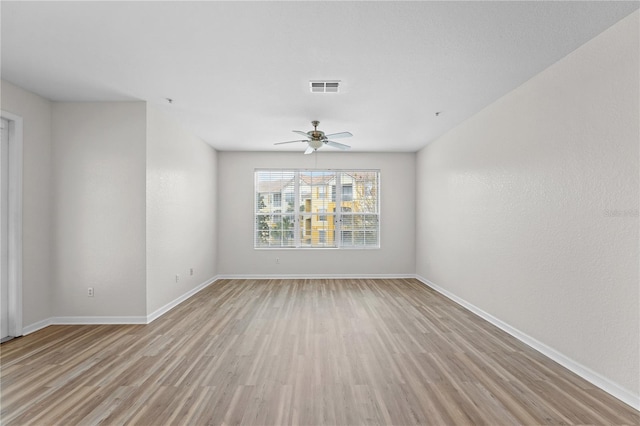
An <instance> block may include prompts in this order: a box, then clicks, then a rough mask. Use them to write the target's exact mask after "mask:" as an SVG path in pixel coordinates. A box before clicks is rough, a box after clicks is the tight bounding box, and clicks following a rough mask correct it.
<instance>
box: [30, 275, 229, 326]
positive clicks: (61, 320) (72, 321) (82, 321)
mask: <svg viewBox="0 0 640 426" xmlns="http://www.w3.org/2000/svg"><path fill="white" fill-rule="evenodd" d="M217 280H218V277H217V276H215V277H213V278H211V279H209V280H207V281H205V282H204V283H202V284H200V285H198V286H197V287H195V288H193V289H191V290H189V291H188V292H186V293H184V294H183V295H181V296H180V297H178V298H176V299H175V300H172V301H171V302H169V303H167V304H166V305H164V306H163V307H161V308H160V309H158V310H156V311H155V312H153V313H151V314H149V315H147V316H68V317H51V318H47V319H44V320H42V321H38V322H36V323H33V324H31V325H28V326H26V327H23V329H22V335H23V336H26V335H27V334H31V333H34V332H36V331H38V330H41V329H43V328H45V327H48V326H50V325H101V324H149V323H150V322H151V321H153V320H155V319H157V318H158V317H160V316H161V315H163V314H164V313H166V312H168V311H170V310H171V309H173V308H174V307H176V306H177V305H179V304H180V303H182V302H184V301H185V300H187V299H188V298H190V297H191V296H193V295H194V294H196V293H198V292H199V291H201V290H202V289H204V288H205V287H207V286H209V285H210V284H212V283H214V282H215V281H217Z"/></svg>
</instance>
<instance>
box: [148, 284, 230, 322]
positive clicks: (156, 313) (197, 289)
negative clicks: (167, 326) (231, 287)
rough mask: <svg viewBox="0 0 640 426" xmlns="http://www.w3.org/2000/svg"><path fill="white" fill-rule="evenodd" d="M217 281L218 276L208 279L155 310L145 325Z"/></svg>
mask: <svg viewBox="0 0 640 426" xmlns="http://www.w3.org/2000/svg"><path fill="white" fill-rule="evenodd" d="M219 279H220V278H219V276H218V275H216V276H215V277H213V278H210V279H208V280H207V281H205V282H203V283H202V284H199V285H198V286H197V287H194V288H193V289H191V290H189V291H188V292H186V293H184V294H183V295H182V296H180V297H178V298H176V299H174V300H172V301H171V302H169V303H167V304H166V305H164V306H163V307H161V308H159V309H156V310H155V311H154V312H152V313H150V314H149V315H147V318H146V324H149V323H150V322H152V321H154V320H156V319H158V318H159V317H160V316H162V315H164V314H165V313H167V312H169V311H170V310H171V309H173V308H175V307H176V306H178V305H179V304H180V303H182V302H184V301H185V300H187V299H188V298H190V297H191V296H193V295H194V294H196V293H198V292H200V291H202V290H204V289H205V288H206V287H208V286H209V285H211V284H213V283H214V282H216V281H217V280H219Z"/></svg>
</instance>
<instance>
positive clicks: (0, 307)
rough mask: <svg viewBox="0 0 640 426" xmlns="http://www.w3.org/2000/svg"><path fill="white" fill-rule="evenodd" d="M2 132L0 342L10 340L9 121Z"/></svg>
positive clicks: (0, 150)
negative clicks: (8, 249)
mask: <svg viewBox="0 0 640 426" xmlns="http://www.w3.org/2000/svg"><path fill="white" fill-rule="evenodd" d="M0 127H1V128H0V132H1V133H2V135H1V136H2V144H1V145H0V207H1V208H0V211H1V212H2V214H1V217H0V284H1V285H0V287H1V288H0V342H4V341H6V340H7V339H9V338H10V337H12V336H10V335H9V274H8V267H9V256H8V252H7V248H8V247H7V246H8V242H9V222H8V212H9V210H8V205H9V203H8V201H9V158H8V155H9V120H6V119H5V118H2V119H1V125H0Z"/></svg>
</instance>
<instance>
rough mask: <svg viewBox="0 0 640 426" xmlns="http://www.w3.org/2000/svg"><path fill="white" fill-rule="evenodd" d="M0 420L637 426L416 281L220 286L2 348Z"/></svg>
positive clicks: (624, 409) (595, 392)
mask: <svg viewBox="0 0 640 426" xmlns="http://www.w3.org/2000/svg"><path fill="white" fill-rule="evenodd" d="M0 351H1V357H0V365H1V374H0V404H1V408H0V420H1V423H2V424H4V425H27V424H33V425H49V424H56V425H74V424H79V425H94V424H106V425H119V424H140V425H164V424H181V425H205V424H247V425H285V424H300V425H362V424H367V425H368V424H372V425H381V424H386V425H392V424H393V425H415V424H420V425H472V424H473V425H483V424H484V425H515V424H524V425H543V424H545V425H546V424H550V425H559V424H562V425H570V424H576V425H577V424H580V425H587V424H591V425H605V424H606V425H623V424H625V425H630V424H635V425H637V424H640V414H639V413H638V412H637V411H635V410H633V409H632V408H630V407H628V406H626V405H625V404H623V403H621V402H619V401H618V400H616V399H615V398H613V397H611V396H609V395H607V394H606V393H605V392H603V391H601V390H599V389H597V388H596V387H595V386H593V385H591V384H590V383H588V382H586V381H584V380H583V379H581V378H579V377H577V376H576V375H574V374H573V373H571V372H569V371H567V370H566V369H564V368H562V367H561V366H559V365H557V364H556V363H554V362H553V361H551V360H549V359H548V358H546V357H544V356H543V355H541V354H540V353H538V352H536V351H534V350H532V349H530V348H529V347H527V346H526V345H524V344H522V343H521V342H519V341H517V340H515V339H514V338H512V337H510V336H508V335H507V334H505V333H503V332H502V331H501V330H499V329H497V328H495V327H493V326H492V325H490V324H488V323H487V322H485V321H483V320H482V319H480V318H478V317H476V316H475V315H473V314H471V313H470V312H468V311H466V310H465V309H463V308H461V307H459V306H458V305H456V304H454V303H453V302H451V301H449V300H448V299H446V298H444V297H442V296H441V295H439V294H438V293H436V292H434V291H432V290H431V289H429V288H428V287H426V286H424V285H423V284H421V283H419V282H418V281H416V280H413V279H388V280H382V279H380V280H378V279H377V280H371V279H367V280H364V279H358V280H356V279H340V280H338V279H336V280H321V279H307V280H220V281H217V282H216V283H214V284H212V285H211V286H209V287H208V288H206V289H205V290H203V291H202V292H200V293H198V294H197V295H196V296H194V297H192V298H191V299H189V300H187V301H186V302H184V303H182V304H181V305H180V306H178V307H176V308H175V309H173V310H172V311H170V312H169V313H167V314H166V315H164V316H162V317H161V318H159V319H157V320H156V321H154V322H153V323H151V324H149V325H121V326H114V325H111V326H109V325H102V326H50V327H47V328H45V329H43V330H40V331H38V332H36V333H33V334H31V335H28V336H25V337H23V338H19V339H15V340H12V341H10V342H7V343H5V344H2V346H1V347H0Z"/></svg>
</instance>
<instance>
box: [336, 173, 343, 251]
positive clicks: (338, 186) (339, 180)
mask: <svg viewBox="0 0 640 426" xmlns="http://www.w3.org/2000/svg"><path fill="white" fill-rule="evenodd" d="M335 173H336V174H335V181H336V247H337V248H340V247H342V176H341V173H340V172H335Z"/></svg>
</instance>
